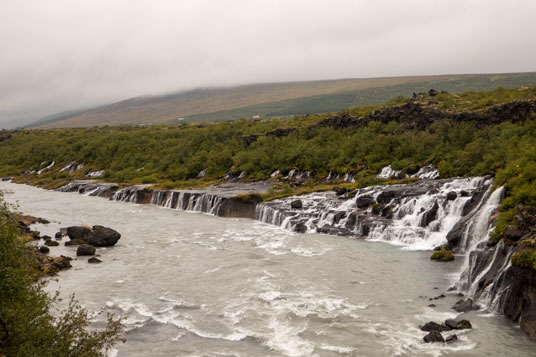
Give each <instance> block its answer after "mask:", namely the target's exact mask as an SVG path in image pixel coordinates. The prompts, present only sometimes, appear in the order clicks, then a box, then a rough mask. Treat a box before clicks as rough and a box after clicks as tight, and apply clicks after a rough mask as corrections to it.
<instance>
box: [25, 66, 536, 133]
mask: <svg viewBox="0 0 536 357" xmlns="http://www.w3.org/2000/svg"><path fill="white" fill-rule="evenodd" d="M525 85H536V73H513V74H466V75H442V76H413V77H388V78H366V79H339V80H326V81H309V82H289V83H268V84H253V85H246V86H238V87H229V88H208V89H197V90H191V91H186V92H180V93H175V94H168V95H161V96H142V97H136V98H131V99H127V100H124V101H120V102H117V103H113V104H110V105H105V106H100V107H96V108H92V109H86V110H76V111H69V112H62V113H58V114H55V115H51V116H48V117H45V118H43V119H41V120H39V121H37V122H35V123H33V124H31V125H29V126H28V127H32V128H58V127H88V126H102V125H119V124H149V123H152V124H157V123H178V122H180V121H190V122H191V121H220V120H228V119H239V118H252V117H257V116H258V117H260V118H266V117H274V116H278V117H285V116H292V115H296V114H307V113H326V112H333V111H339V110H343V109H346V108H350V107H354V106H358V105H367V104H379V103H382V102H385V101H387V100H389V99H392V98H394V97H396V96H399V95H404V96H411V95H412V93H413V92H424V91H428V90H429V89H431V88H434V89H436V90H447V91H451V92H463V91H468V90H473V91H479V90H489V89H492V88H495V87H500V86H502V87H507V88H516V87H520V86H525ZM179 118H181V119H180V120H179ZM182 118H184V119H182Z"/></svg>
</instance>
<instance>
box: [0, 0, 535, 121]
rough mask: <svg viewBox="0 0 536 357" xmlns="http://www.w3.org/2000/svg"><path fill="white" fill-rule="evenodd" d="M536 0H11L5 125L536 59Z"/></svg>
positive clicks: (3, 53) (0, 47)
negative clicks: (78, 111) (128, 103)
mask: <svg viewBox="0 0 536 357" xmlns="http://www.w3.org/2000/svg"><path fill="white" fill-rule="evenodd" d="M535 34H536V1H535V0H497V1H495V0H465V1H463V0H450V1H447V0H444V1H442V0H433V1H432V0H392V1H389V0H327V1H324V0H314V1H313V0H281V1H279V0H259V1H257V0H212V1H208V0H191V1H188V0H175V1H171V0H170V1H163V0H161V1H157V0H150V1H141V0H140V1H137V0H124V1H119V0H103V1H100V0H88V1H83V0H61V1H60V0H43V1H40V0H29V1H26V0H0V127H13V126H17V125H22V124H25V123H27V122H31V121H34V120H36V119H39V118H41V117H43V116H46V115H49V114H53V113H56V112H59V111H63V110H68V109H75V108H80V107H88V106H93V105H97V104H105V103H109V102H113V101H117V100H121V99H125V98H129V97H133V96H138V95H144V94H160V93H166V92H173V91H180V90H185V89H190V88H197V87H207V86H222V85H224V86H227V85H235V84H245V83H258V82H278V81H295V80H315V79H335V78H357V77H383V76H401V75H424V74H453V73H495V72H529V71H536V42H535V38H534V36H535Z"/></svg>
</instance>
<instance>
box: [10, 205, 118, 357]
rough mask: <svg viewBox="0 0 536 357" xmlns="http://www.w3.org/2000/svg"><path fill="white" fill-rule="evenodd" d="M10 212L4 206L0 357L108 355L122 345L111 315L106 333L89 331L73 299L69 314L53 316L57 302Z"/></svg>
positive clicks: (86, 317) (86, 318)
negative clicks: (33, 266) (114, 348)
mask: <svg viewBox="0 0 536 357" xmlns="http://www.w3.org/2000/svg"><path fill="white" fill-rule="evenodd" d="M8 213H9V212H8V208H7V207H6V206H5V204H3V203H1V204H0V302H1V303H0V356H4V355H5V356H6V357H10V356H40V357H41V356H43V357H57V356H88V357H93V356H95V357H98V356H103V357H104V356H105V355H106V351H107V350H109V349H110V348H111V346H112V345H113V344H114V343H115V342H116V341H118V339H119V336H120V334H121V333H122V323H121V321H120V320H116V319H114V318H113V317H111V316H108V319H107V325H106V328H105V329H104V330H102V331H96V330H93V329H92V328H90V327H89V325H90V321H91V319H90V316H89V315H88V312H87V311H86V310H85V309H84V308H82V307H81V306H80V304H79V303H78V302H76V300H74V297H71V299H70V302H69V305H68V307H67V309H66V310H64V311H60V312H58V313H56V312H54V313H52V312H51V310H52V309H53V308H54V307H55V306H56V304H57V302H58V297H57V296H56V297H50V296H49V295H48V294H47V293H46V292H45V291H44V287H45V285H46V280H44V279H43V278H41V279H37V278H38V275H37V273H36V272H35V271H33V270H32V268H31V266H32V264H31V262H30V261H29V260H28V259H29V258H28V255H27V254H26V253H25V252H26V251H27V249H29V248H28V247H27V246H25V244H24V243H22V241H21V240H19V239H18V237H17V235H16V232H17V227H16V224H15V223H14V222H13V221H12V220H11V219H10V218H9V214H8Z"/></svg>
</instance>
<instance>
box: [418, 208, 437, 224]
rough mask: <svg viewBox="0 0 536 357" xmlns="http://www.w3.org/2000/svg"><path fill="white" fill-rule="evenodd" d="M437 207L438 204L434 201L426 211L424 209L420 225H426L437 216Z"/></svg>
mask: <svg viewBox="0 0 536 357" xmlns="http://www.w3.org/2000/svg"><path fill="white" fill-rule="evenodd" d="M438 209H439V205H438V204H437V202H435V203H434V205H433V206H432V208H430V209H429V210H428V211H426V212H425V213H424V214H423V215H422V219H421V224H420V226H421V227H427V226H428V225H429V224H430V222H432V221H433V220H435V219H436V216H437V210H438Z"/></svg>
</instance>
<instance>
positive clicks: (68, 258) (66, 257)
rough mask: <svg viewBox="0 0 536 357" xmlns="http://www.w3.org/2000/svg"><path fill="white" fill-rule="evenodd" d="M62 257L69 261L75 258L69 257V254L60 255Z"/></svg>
mask: <svg viewBox="0 0 536 357" xmlns="http://www.w3.org/2000/svg"><path fill="white" fill-rule="evenodd" d="M60 257H62V258H63V259H65V260H67V261H69V262H70V261H71V260H73V258H71V257H68V256H65V255H60Z"/></svg>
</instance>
